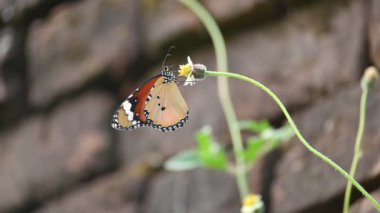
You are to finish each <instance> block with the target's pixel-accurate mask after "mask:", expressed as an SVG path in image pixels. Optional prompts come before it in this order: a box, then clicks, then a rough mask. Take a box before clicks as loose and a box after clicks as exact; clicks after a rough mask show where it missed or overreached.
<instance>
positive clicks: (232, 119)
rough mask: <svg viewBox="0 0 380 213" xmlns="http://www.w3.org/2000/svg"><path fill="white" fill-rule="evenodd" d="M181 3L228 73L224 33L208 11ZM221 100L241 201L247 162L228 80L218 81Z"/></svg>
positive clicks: (191, 3) (185, 0)
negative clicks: (202, 27)
mask: <svg viewBox="0 0 380 213" xmlns="http://www.w3.org/2000/svg"><path fill="white" fill-rule="evenodd" d="M180 2H181V3H182V4H184V5H186V6H187V7H189V8H190V9H191V10H192V11H193V12H194V13H195V14H196V15H197V16H198V18H199V19H200V20H201V21H202V22H203V24H204V25H205V27H206V29H207V31H208V33H209V34H210V36H211V39H212V42H213V44H214V48H215V54H216V62H217V67H218V70H220V71H222V72H228V63H227V49H226V45H225V43H224V39H223V36H222V33H221V32H220V30H219V28H218V25H217V24H216V22H215V20H214V19H213V18H212V16H211V15H210V14H209V13H208V11H207V10H206V9H205V8H204V7H203V6H202V5H201V4H199V3H198V1H195V0H180ZM218 93H219V99H220V102H221V105H222V108H223V111H224V114H225V116H226V120H227V124H228V128H229V131H230V134H231V140H232V145H233V149H234V155H235V160H236V180H237V185H238V188H239V192H240V197H241V199H244V197H245V196H247V195H248V191H249V189H248V181H247V174H246V169H245V167H246V166H245V160H244V157H243V156H242V154H241V153H242V152H243V150H244V147H243V140H242V137H241V134H240V129H239V125H238V121H237V118H236V114H235V111H234V108H233V105H232V101H231V97H230V92H229V87H228V81H227V78H219V79H218Z"/></svg>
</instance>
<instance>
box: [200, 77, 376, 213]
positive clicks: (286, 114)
mask: <svg viewBox="0 0 380 213" xmlns="http://www.w3.org/2000/svg"><path fill="white" fill-rule="evenodd" d="M206 75H208V76H224V77H231V78H236V79H240V80H243V81H246V82H248V83H251V84H253V85H254V86H256V87H258V88H260V89H261V90H263V91H264V92H266V93H267V94H268V95H269V96H270V97H272V99H273V100H274V101H275V102H276V103H277V105H278V106H279V107H280V108H281V110H282V112H283V113H284V114H285V117H286V118H287V119H288V122H289V124H290V126H291V127H292V129H293V130H294V132H295V133H296V135H297V137H298V139H299V140H300V141H301V142H302V144H303V145H304V146H305V147H306V148H307V149H308V150H309V151H310V152H312V153H313V154H314V155H315V156H317V157H318V158H320V159H321V160H323V161H324V162H326V163H327V164H329V165H330V166H331V167H333V168H334V169H335V170H337V171H338V172H339V173H340V174H342V175H343V176H344V177H345V178H346V179H347V180H349V182H351V183H352V184H353V185H354V186H355V187H356V188H357V189H358V190H359V191H360V192H361V193H362V194H363V195H364V196H365V197H366V198H367V199H368V200H369V201H370V202H371V203H372V204H373V205H374V206H375V208H376V209H377V210H378V211H380V204H379V203H378V202H377V201H376V200H375V199H374V198H373V197H372V196H371V195H370V194H369V193H368V192H367V191H366V190H365V189H364V188H363V187H362V186H361V185H360V184H359V183H358V182H357V181H356V180H355V179H354V178H353V177H352V176H351V175H349V174H348V173H347V172H346V171H345V170H344V169H342V168H341V167H340V166H339V165H338V164H336V163H335V162H334V161H332V160H331V159H330V158H328V157H326V156H325V155H323V154H322V153H320V152H319V151H318V150H316V149H314V148H313V147H312V146H311V145H310V144H309V143H308V142H307V141H306V140H305V138H304V137H303V136H302V134H301V133H300V131H299V130H298V128H297V126H296V124H295V123H294V121H293V119H292V118H291V116H290V114H289V112H288V110H287V109H286V108H285V106H284V104H283V103H282V102H281V100H280V99H279V98H278V97H277V96H276V95H275V94H274V93H273V92H272V91H271V90H270V89H269V88H267V87H266V86H264V85H263V84H262V83H260V82H258V81H256V80H254V79H251V78H248V77H246V76H243V75H239V74H236V73H228V72H215V71H206Z"/></svg>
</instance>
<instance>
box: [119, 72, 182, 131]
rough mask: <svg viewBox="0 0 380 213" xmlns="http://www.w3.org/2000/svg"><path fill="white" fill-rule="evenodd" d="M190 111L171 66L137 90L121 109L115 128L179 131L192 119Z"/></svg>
mask: <svg viewBox="0 0 380 213" xmlns="http://www.w3.org/2000/svg"><path fill="white" fill-rule="evenodd" d="M188 115H189V109H188V107H187V104H186V102H185V100H184V99H183V97H182V95H181V92H180V91H179V89H178V86H177V84H176V78H175V76H174V73H173V72H172V71H169V68H168V67H167V66H164V67H163V68H162V71H161V74H159V75H157V76H154V77H153V78H151V79H150V80H148V81H147V82H145V83H144V84H143V85H142V86H141V87H139V88H137V89H136V90H135V91H134V92H133V93H132V94H131V95H129V96H128V98H127V99H126V100H125V101H124V102H123V103H122V104H121V105H120V106H119V107H118V109H117V110H116V112H115V113H114V115H113V118H112V125H111V126H112V127H113V128H115V129H118V130H132V129H137V128H139V127H144V126H150V127H153V128H155V129H158V130H161V131H162V132H166V131H175V130H177V129H178V128H181V127H182V126H183V125H184V124H185V123H186V121H187V120H188Z"/></svg>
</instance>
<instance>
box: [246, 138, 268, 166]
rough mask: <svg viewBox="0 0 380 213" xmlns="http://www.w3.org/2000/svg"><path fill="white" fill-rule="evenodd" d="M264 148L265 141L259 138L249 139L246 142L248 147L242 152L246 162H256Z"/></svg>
mask: <svg viewBox="0 0 380 213" xmlns="http://www.w3.org/2000/svg"><path fill="white" fill-rule="evenodd" d="M264 147H265V140H264V139H262V138H259V137H251V138H249V140H248V147H247V148H246V149H245V150H244V153H243V154H244V158H245V159H246V160H247V161H254V160H256V159H257V158H258V157H259V155H260V153H262V152H263V148H264Z"/></svg>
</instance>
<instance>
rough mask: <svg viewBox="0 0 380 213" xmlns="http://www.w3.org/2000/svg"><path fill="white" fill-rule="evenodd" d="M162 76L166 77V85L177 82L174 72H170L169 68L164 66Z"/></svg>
mask: <svg viewBox="0 0 380 213" xmlns="http://www.w3.org/2000/svg"><path fill="white" fill-rule="evenodd" d="M161 74H162V77H164V79H165V80H164V82H165V83H168V82H173V81H175V75H174V72H173V71H170V70H169V67H168V66H164V67H163V68H162V71H161Z"/></svg>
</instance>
